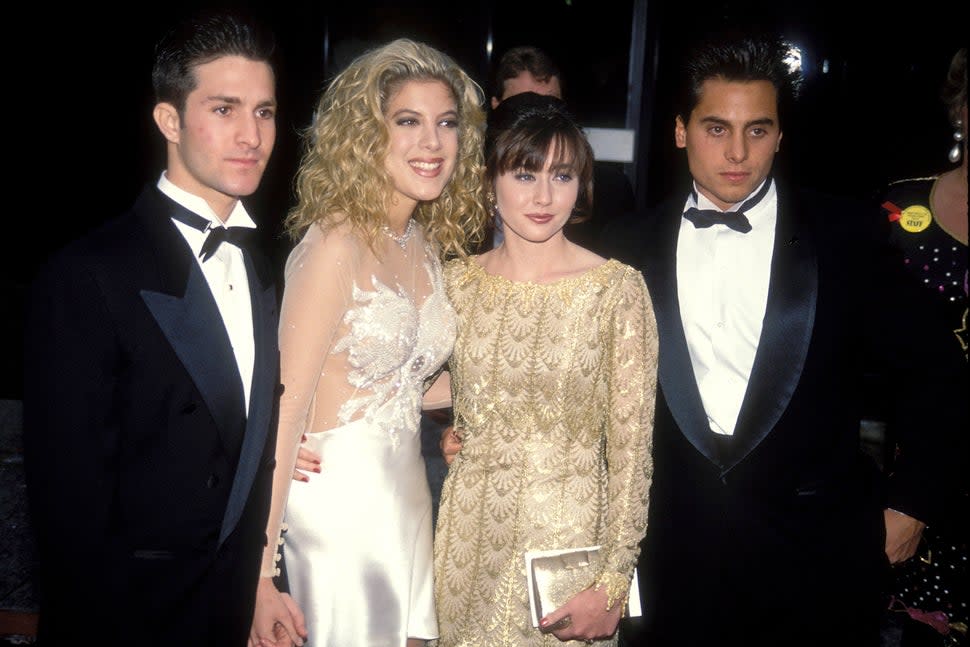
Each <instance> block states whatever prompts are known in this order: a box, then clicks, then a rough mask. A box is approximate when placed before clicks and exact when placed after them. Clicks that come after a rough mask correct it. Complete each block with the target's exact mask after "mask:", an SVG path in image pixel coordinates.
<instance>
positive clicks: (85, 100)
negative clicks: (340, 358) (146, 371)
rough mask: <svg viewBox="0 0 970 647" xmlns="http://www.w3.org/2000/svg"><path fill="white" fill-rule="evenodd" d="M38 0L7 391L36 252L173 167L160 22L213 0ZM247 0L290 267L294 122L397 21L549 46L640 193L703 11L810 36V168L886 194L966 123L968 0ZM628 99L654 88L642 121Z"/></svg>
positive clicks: (26, 82) (660, 164)
mask: <svg viewBox="0 0 970 647" xmlns="http://www.w3.org/2000/svg"><path fill="white" fill-rule="evenodd" d="M36 4H37V6H36V7H30V6H21V7H20V8H19V9H13V10H10V12H8V15H7V17H6V24H7V36H8V39H7V41H6V42H5V45H4V49H5V53H6V56H5V57H4V58H5V59H6V60H7V62H8V66H9V67H8V77H7V78H8V79H9V83H8V85H7V88H8V91H7V93H6V96H7V102H6V103H7V112H6V118H7V124H8V128H7V132H8V134H9V135H10V137H9V138H8V139H7V150H8V151H9V155H8V156H7V159H6V164H5V168H7V169H8V170H7V172H6V175H7V177H8V178H10V179H11V180H12V181H11V182H9V183H7V189H6V192H7V199H6V203H7V204H6V206H7V209H6V214H5V219H4V223H5V231H4V233H3V234H2V235H0V236H2V240H3V247H2V253H0V288H2V293H0V296H2V297H3V299H4V302H3V306H2V308H3V313H4V315H3V317H0V320H2V321H3V323H2V324H0V326H2V327H0V339H4V340H5V341H4V342H3V344H4V346H3V351H2V360H0V361H2V374H0V398H9V399H19V397H20V372H21V367H22V360H21V356H20V355H21V351H20V335H21V334H22V320H21V317H22V306H23V294H24V290H25V289H26V285H27V283H28V282H29V280H30V277H31V276H32V275H33V273H34V272H35V271H36V268H37V266H38V265H39V263H40V262H42V261H43V259H44V258H45V257H46V256H47V255H48V254H49V253H50V252H51V251H53V250H54V249H56V248H57V247H59V246H60V245H62V244H64V243H65V242H67V241H68V240H70V239H72V238H74V237H76V236H78V235H80V234H81V233H82V232H84V231H85V230H87V229H89V228H91V227H92V226H94V225H96V224H98V223H100V222H102V221H103V220H106V219H108V218H110V217H113V216H115V215H117V214H118V213H120V212H121V211H123V210H124V209H125V208H127V207H128V206H129V205H130V204H131V202H132V201H133V200H134V198H135V197H136V196H137V194H138V192H139V191H140V190H141V187H142V186H143V185H144V183H145V182H154V181H155V180H156V179H157V177H158V174H159V173H160V171H161V170H162V168H163V164H164V156H163V153H164V148H163V145H162V138H161V136H160V135H159V134H158V133H157V131H156V130H155V126H154V124H153V122H152V120H151V109H152V105H153V99H152V92H151V84H150V70H151V64H152V48H153V44H154V41H155V40H156V39H157V38H158V36H159V35H160V34H161V30H162V28H163V27H164V26H166V25H168V24H169V23H170V22H171V21H172V20H173V19H175V18H176V17H177V16H178V15H179V14H182V13H185V12H186V11H187V10H190V9H192V8H194V7H195V6H197V5H200V4H201V3H189V2H184V1H183V2H175V1H173V2H168V3H165V4H162V5H156V6H152V5H141V6H138V7H136V6H134V5H131V4H130V5H128V6H127V7H123V8H120V9H118V8H112V9H109V8H108V7H107V6H99V5H95V4H83V5H81V4H78V5H74V6H69V7H66V8H56V9H55V8H52V7H51V6H49V5H46V4H45V5H44V6H41V3H36ZM236 4H237V5H239V6H244V7H247V8H248V9H250V10H251V11H252V12H253V13H255V14H256V15H257V16H259V17H260V18H261V19H262V20H264V21H265V22H266V24H268V25H269V26H270V27H271V28H272V29H273V30H274V32H275V33H276V35H277V39H278V41H279V45H280V53H281V66H280V69H279V70H278V72H279V78H278V97H279V100H280V106H281V109H280V112H279V122H278V135H277V143H276V149H275V152H274V154H273V158H272V160H271V162H270V165H269V168H268V170H267V173H266V176H265V179H264V182H263V185H262V187H261V188H260V190H259V191H258V192H257V194H256V195H255V196H253V198H252V199H250V200H247V205H248V206H249V208H250V211H251V213H252V214H253V216H254V218H255V219H256V220H257V222H259V223H260V226H261V229H262V230H263V232H264V235H265V237H266V240H267V244H268V245H269V246H270V249H271V250H272V251H273V252H274V254H275V255H276V256H277V261H278V264H279V265H280V266H281V265H282V261H283V259H284V258H285V254H286V252H287V251H288V248H289V241H287V240H286V239H284V238H282V237H281V236H280V224H281V222H282V218H283V216H284V215H285V213H286V210H287V209H288V208H289V207H290V206H291V204H292V200H293V195H292V178H293V175H294V172H295V169H296V165H297V162H298V157H299V140H298V133H299V131H300V130H301V129H302V128H303V127H305V126H306V125H307V124H308V123H309V120H310V117H311V115H312V109H313V105H314V102H315V100H316V98H317V95H318V93H319V91H320V90H321V89H322V88H323V87H324V86H325V84H326V81H327V79H329V78H331V77H332V76H333V75H334V74H336V72H338V71H339V70H340V69H341V68H342V67H343V66H344V65H345V64H346V63H347V62H348V61H349V60H350V59H351V58H352V57H353V56H355V55H356V54H358V53H360V52H361V51H362V50H363V49H364V48H366V47H368V46H370V45H375V44H379V43H383V42H385V41H387V40H390V39H392V38H395V37H398V36H408V37H412V38H415V39H418V40H422V41H425V42H427V43H428V44H430V45H433V46H435V47H438V48H439V49H442V50H443V51H445V52H447V53H449V54H451V55H452V56H453V57H454V58H455V59H456V60H457V61H458V62H459V63H460V64H461V65H462V66H463V67H464V68H465V69H466V70H467V71H468V72H469V74H470V75H472V76H473V77H474V78H475V79H476V80H477V81H478V82H479V83H480V84H481V85H482V86H483V87H485V88H486V90H489V89H490V88H488V75H487V73H488V70H489V69H490V65H491V63H492V62H493V59H495V58H497V57H498V55H500V54H501V53H502V52H503V51H504V50H505V49H507V48H508V47H510V46H513V45H520V44H534V45H538V46H540V47H542V48H544V49H546V50H547V51H548V52H549V53H550V54H552V56H553V57H554V58H555V59H556V60H557V61H558V62H559V64H560V66H561V67H562V69H563V73H564V77H565V79H564V81H565V83H564V92H565V95H566V99H567V101H569V102H570V103H571V104H572V106H573V108H574V110H575V111H576V112H577V114H578V115H579V117H580V118H581V119H582V121H583V122H584V123H585V124H586V125H588V126H596V127H624V126H625V127H632V128H636V129H637V130H638V143H637V163H636V164H635V165H627V166H625V167H624V168H625V170H626V172H627V173H628V175H629V176H630V177H631V179H632V181H633V183H634V186H635V189H636V195H637V201H638V204H639V205H640V206H641V207H643V206H647V205H650V204H653V203H655V202H657V201H659V200H660V199H662V198H663V197H665V195H666V194H667V192H668V191H671V190H674V188H675V187H677V186H679V183H681V182H683V181H684V179H685V177H686V175H685V168H684V167H685V164H684V162H683V160H682V158H681V156H680V152H679V151H676V150H675V149H674V147H673V143H672V133H673V115H672V113H671V112H670V109H669V96H670V92H671V89H672V87H673V82H674V79H675V78H676V67H675V66H676V62H677V58H678V57H679V56H680V54H681V52H682V48H683V45H684V43H685V42H686V41H687V40H688V39H689V37H690V35H691V34H692V33H695V32H697V31H698V30H700V29H704V28H707V27H709V26H710V25H718V24H728V23H732V22H743V23H748V24H754V25H759V26H763V27H764V28H765V29H769V28H777V29H779V30H781V31H782V32H783V33H785V34H786V36H788V37H789V38H791V39H792V40H793V41H794V42H795V43H796V44H798V45H799V46H801V47H802V48H803V50H804V66H805V68H804V69H805V78H806V82H805V87H804V94H803V99H802V103H801V106H800V107H799V110H798V112H797V113H796V115H795V116H794V118H793V119H792V120H791V121H789V122H787V123H786V124H785V138H784V142H783V147H782V153H781V156H782V157H781V158H780V159H782V160H783V162H784V164H785V165H786V169H788V170H790V171H791V172H792V173H793V174H794V175H795V176H796V178H797V179H798V180H799V181H801V182H802V183H804V184H807V185H810V186H815V187H818V188H823V189H826V190H828V191H831V192H836V193H843V194H853V195H857V196H861V197H871V196H873V195H874V193H875V191H876V190H877V189H878V188H879V187H881V186H882V185H883V184H884V183H885V182H886V181H888V180H890V179H894V178H899V177H908V176H914V175H927V174H931V173H934V172H938V171H941V170H945V169H946V168H949V164H948V162H947V159H946V154H947V151H948V150H949V148H950V146H952V144H953V141H952V139H951V134H952V129H951V127H950V125H949V123H948V121H947V117H946V114H945V112H944V110H943V108H942V104H941V102H940V100H939V96H938V92H939V87H940V84H941V82H942V80H943V77H944V74H945V72H946V68H947V65H948V63H949V60H950V57H951V56H952V54H953V53H954V52H955V51H956V49H957V48H958V47H959V46H961V45H965V35H966V21H965V18H964V17H962V16H963V13H964V12H963V11H958V10H957V9H956V6H957V4H958V3H956V2H941V1H939V0H931V1H927V2H921V3H911V5H910V7H909V8H904V10H902V11H897V12H894V13H893V14H892V15H889V14H888V12H889V10H888V9H885V10H884V11H885V13H879V14H874V13H872V12H869V13H864V12H863V9H861V8H856V7H854V6H853V7H850V3H848V2H844V1H843V2H835V1H832V0H824V1H820V2H812V3H802V4H794V3H783V4H784V6H781V4H779V6H776V7H772V6H771V5H767V4H763V3H755V2H738V1H736V2H715V3H704V2H686V1H684V0H677V1H671V0H664V1H658V0H654V1H650V2H647V1H644V0H624V1H617V2H611V1H609V0H570V1H567V0H556V1H552V0H531V1H523V0H519V1H516V2H512V1H508V0H501V1H493V2H490V1H485V0H466V1H465V2H463V3H458V2H408V1H406V0H399V1H397V2H378V1H375V0H348V1H345V2H327V1H326V0H317V1H316V2H312V3H311V2H307V3H303V2H301V3H288V2H283V1H281V0H275V1H271V0H263V1H255V0H254V1H251V2H238V3H236ZM149 9H154V10H156V11H158V12H159V13H151V12H150V11H149ZM850 10H851V11H852V12H853V13H854V14H859V13H863V15H861V16H849V15H847V14H846V12H849V11H850ZM633 34H636V35H637V37H636V39H635V41H634V42H633V45H634V48H633V50H634V51H635V50H636V49H637V46H638V45H642V48H641V49H640V51H641V52H642V60H643V65H642V67H639V68H638V67H635V66H634V67H633V77H634V78H633V83H632V84H631V83H629V81H630V76H631V66H630V64H629V61H630V54H631V37H632V35H633ZM489 42H491V43H492V52H493V54H490V53H489V51H488V49H487V45H488V43H489ZM823 61H828V72H827V73H823V72H822V65H823ZM628 88H629V89H628ZM628 101H629V104H630V105H638V106H639V112H638V113H637V114H636V115H634V116H633V117H631V121H630V122H628V121H627V119H628V118H627V106H628Z"/></svg>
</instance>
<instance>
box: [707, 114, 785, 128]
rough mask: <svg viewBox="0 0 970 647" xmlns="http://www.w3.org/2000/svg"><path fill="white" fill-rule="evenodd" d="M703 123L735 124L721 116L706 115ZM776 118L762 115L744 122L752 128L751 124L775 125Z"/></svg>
mask: <svg viewBox="0 0 970 647" xmlns="http://www.w3.org/2000/svg"><path fill="white" fill-rule="evenodd" d="M700 121H701V123H703V124H717V125H719V126H726V127H730V126H732V125H733V124H732V123H731V122H730V121H728V120H727V119H722V118H721V117H713V116H712V117H704V118H702V119H701V120H700ZM774 125H775V120H774V119H772V118H771V117H761V118H760V119H752V120H751V121H746V122H745V123H744V127H745V128H750V127H751V126H774Z"/></svg>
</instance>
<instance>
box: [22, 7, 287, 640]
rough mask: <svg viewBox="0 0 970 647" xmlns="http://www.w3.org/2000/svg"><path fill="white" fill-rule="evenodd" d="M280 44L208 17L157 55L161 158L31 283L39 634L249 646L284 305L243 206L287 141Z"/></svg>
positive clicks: (29, 396) (230, 19) (238, 22)
mask: <svg viewBox="0 0 970 647" xmlns="http://www.w3.org/2000/svg"><path fill="white" fill-rule="evenodd" d="M274 47H275V46H274V43H273V39H272V37H271V36H270V35H269V34H266V33H264V32H263V31H261V30H260V28H259V27H258V26H257V25H256V24H254V23H252V22H251V21H250V20H248V19H247V18H244V17H242V16H238V15H234V14H228V13H220V14H205V15H200V16H196V17H195V18H192V19H190V20H188V21H186V22H185V23H182V24H180V25H179V26H177V27H176V28H175V29H173V30H172V31H171V32H169V33H168V34H167V35H166V36H164V37H163V39H162V40H161V41H160V42H159V43H158V45H157V47H156V59H155V64H154V69H153V71H152V80H153V84H154V87H155V93H156V101H157V103H156V105H155V107H154V112H153V116H154V119H155V123H156V125H157V126H158V129H159V131H160V132H161V134H162V136H163V137H164V138H165V142H166V150H167V167H166V169H165V171H164V172H162V173H161V175H160V177H159V179H158V181H157V183H152V184H149V185H147V186H146V187H145V189H144V190H143V192H142V193H141V195H140V196H139V197H138V199H137V201H136V202H135V204H134V206H133V207H132V208H131V209H130V210H129V211H128V212H127V213H125V214H123V215H122V216H121V217H120V218H118V219H116V220H113V221H111V222H108V223H107V224H105V225H103V226H101V227H100V228H98V229H97V230H95V231H93V232H92V233H89V234H87V235H86V236H84V237H82V238H81V239H80V240H77V241H75V242H73V243H71V244H69V245H68V246H66V247H65V248H64V249H62V250H60V251H58V252H57V253H55V254H54V255H52V257H51V258H50V259H49V260H48V262H47V263H46V264H45V265H44V267H42V268H41V270H40V271H39V273H38V275H37V277H36V279H35V281H34V284H33V286H32V289H31V292H30V298H29V305H28V316H27V325H26V339H25V353H26V362H25V364H26V369H25V385H24V387H25V388H24V454H25V468H26V476H27V486H28V490H27V493H28V496H29V504H30V512H31V519H32V524H33V527H34V529H35V531H36V535H37V540H38V558H39V567H40V581H39V585H40V586H39V588H40V594H41V603H40V628H39V641H40V642H41V644H44V645H47V646H51V645H76V644H87V643H89V642H92V641H93V642H96V643H98V644H102V645H121V644H126V645H128V644H137V645H199V646H203V645H205V646H212V645H226V646H233V645H237V646H240V647H242V646H243V645H245V644H246V642H247V638H248V633H249V627H250V622H251V620H252V612H253V605H254V598H255V591H256V583H257V579H258V576H259V568H260V559H261V556H262V550H263V547H264V545H265V541H266V539H265V533H264V528H265V524H266V517H267V514H268V511H269V497H270V486H271V476H272V472H273V452H274V445H275V429H276V415H277V401H278V398H279V393H280V387H279V351H278V348H277V325H278V324H277V321H278V315H277V296H276V288H275V285H274V281H273V277H274V272H272V268H271V267H270V266H269V263H268V261H267V260H266V259H265V258H264V257H263V256H262V255H261V254H260V253H259V251H258V250H257V249H255V248H250V247H249V246H247V243H246V238H247V236H246V234H249V233H252V232H254V230H255V224H254V222H253V220H252V219H251V218H250V216H249V215H248V214H247V212H246V209H245V208H244V206H243V204H242V202H241V201H240V199H241V198H242V197H244V196H248V195H250V194H252V193H253V192H254V191H255V190H256V188H257V187H258V185H259V183H260V179H261V177H262V175H263V171H264V169H265V168H266V163H267V160H268V159H269V157H270V154H271V152H272V150H273V144H274V142H275V137H276V123H275V122H276V108H277V106H276V83H275V75H274V70H273V67H272V63H271V57H272V55H273V51H274Z"/></svg>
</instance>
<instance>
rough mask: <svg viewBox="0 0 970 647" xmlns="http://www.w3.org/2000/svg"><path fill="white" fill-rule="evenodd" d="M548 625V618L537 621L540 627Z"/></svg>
mask: <svg viewBox="0 0 970 647" xmlns="http://www.w3.org/2000/svg"><path fill="white" fill-rule="evenodd" d="M548 624H549V618H543V619H542V620H540V621H539V626H540V627H545V626H547V625H548Z"/></svg>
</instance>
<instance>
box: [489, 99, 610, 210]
mask: <svg viewBox="0 0 970 647" xmlns="http://www.w3.org/2000/svg"><path fill="white" fill-rule="evenodd" d="M550 146H552V149H551V153H552V156H553V159H552V160H547V159H546V158H547V156H549V154H550ZM547 162H551V165H552V167H553V168H556V167H568V168H569V169H570V172H571V173H572V174H573V175H574V176H575V177H576V178H577V179H578V180H579V195H578V196H577V198H576V207H575V209H574V211H573V216H572V217H571V218H570V220H569V222H572V223H577V222H582V221H583V220H586V219H587V218H588V217H589V213H590V209H591V208H592V206H593V149H592V148H591V147H590V145H589V141H588V140H587V139H586V135H585V133H583V129H582V128H581V127H580V126H579V123H578V122H577V121H576V119H575V118H574V117H573V115H572V114H570V112H569V111H568V110H567V109H566V104H565V102H564V101H563V100H562V99H557V98H556V97H552V96H548V95H543V94H536V93H535V92H521V93H519V94H514V95H512V96H511V97H509V98H508V99H506V100H505V101H503V102H502V103H500V104H499V105H498V107H497V108H496V109H495V110H493V111H492V113H491V114H490V115H489V119H488V127H487V128H486V130H485V185H486V186H487V187H488V188H489V190H492V187H494V186H495V179H496V178H497V177H498V176H500V175H502V174H503V173H508V172H513V171H516V170H518V169H523V170H525V171H529V172H531V173H535V172H538V171H541V170H542V169H544V168H545V167H546V163H547Z"/></svg>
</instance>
